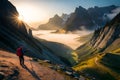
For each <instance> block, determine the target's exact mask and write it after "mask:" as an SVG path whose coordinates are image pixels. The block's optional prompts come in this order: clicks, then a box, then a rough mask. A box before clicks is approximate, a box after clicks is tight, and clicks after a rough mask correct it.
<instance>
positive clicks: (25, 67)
mask: <svg viewBox="0 0 120 80" xmlns="http://www.w3.org/2000/svg"><path fill="white" fill-rule="evenodd" d="M23 68H24V69H26V70H27V71H28V72H29V73H30V74H31V75H32V76H33V77H34V78H35V79H36V80H41V79H40V78H39V76H38V75H37V74H36V72H35V71H34V70H33V69H32V70H30V69H29V68H28V67H27V66H26V65H24V66H23Z"/></svg>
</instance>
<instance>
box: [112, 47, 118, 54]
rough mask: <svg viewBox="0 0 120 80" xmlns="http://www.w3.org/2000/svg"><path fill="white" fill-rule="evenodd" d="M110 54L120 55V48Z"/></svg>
mask: <svg viewBox="0 0 120 80" xmlns="http://www.w3.org/2000/svg"><path fill="white" fill-rule="evenodd" d="M112 53H120V48H118V49H116V50H113V51H112Z"/></svg>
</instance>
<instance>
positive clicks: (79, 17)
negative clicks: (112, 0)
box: [65, 6, 94, 31]
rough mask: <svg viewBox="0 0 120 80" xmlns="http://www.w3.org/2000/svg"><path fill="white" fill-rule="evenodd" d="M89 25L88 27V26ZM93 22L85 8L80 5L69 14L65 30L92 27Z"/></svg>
mask: <svg viewBox="0 0 120 80" xmlns="http://www.w3.org/2000/svg"><path fill="white" fill-rule="evenodd" d="M88 26H89V27H88ZM93 26H94V23H93V21H92V18H91V17H90V15H89V14H88V12H87V10H86V9H85V8H83V7H81V6H79V8H76V10H75V12H74V13H73V14H72V15H71V17H70V18H69V19H68V21H67V22H66V24H65V29H66V30H67V31H73V30H77V29H79V30H82V29H84V28H85V29H92V27H93Z"/></svg>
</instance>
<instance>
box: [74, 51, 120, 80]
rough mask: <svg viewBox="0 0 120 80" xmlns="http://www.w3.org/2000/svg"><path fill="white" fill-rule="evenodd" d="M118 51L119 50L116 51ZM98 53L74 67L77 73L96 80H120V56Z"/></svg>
mask: <svg viewBox="0 0 120 80" xmlns="http://www.w3.org/2000/svg"><path fill="white" fill-rule="evenodd" d="M116 51H117V50H116ZM101 54H102V53H98V55H95V56H93V57H91V58H89V59H86V60H84V61H82V62H81V63H79V64H78V65H76V66H74V67H73V69H74V70H75V71H79V72H80V73H82V74H83V75H84V76H85V77H87V78H89V79H93V78H95V80H119V79H120V55H117V54H113V53H112V54H111V53H106V54H102V55H101Z"/></svg>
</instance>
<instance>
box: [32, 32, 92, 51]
mask: <svg viewBox="0 0 120 80" xmlns="http://www.w3.org/2000/svg"><path fill="white" fill-rule="evenodd" d="M54 32H55V30H38V31H33V35H34V36H35V37H38V38H40V39H44V40H47V41H51V42H57V43H61V44H64V45H66V46H68V47H70V48H72V49H73V50H75V49H76V48H77V47H79V46H80V45H82V44H84V43H85V42H84V41H79V38H80V37H82V36H85V35H88V34H90V33H92V31H77V32H76V33H74V34H73V33H67V34H65V33H62V34H61V33H54Z"/></svg>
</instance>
